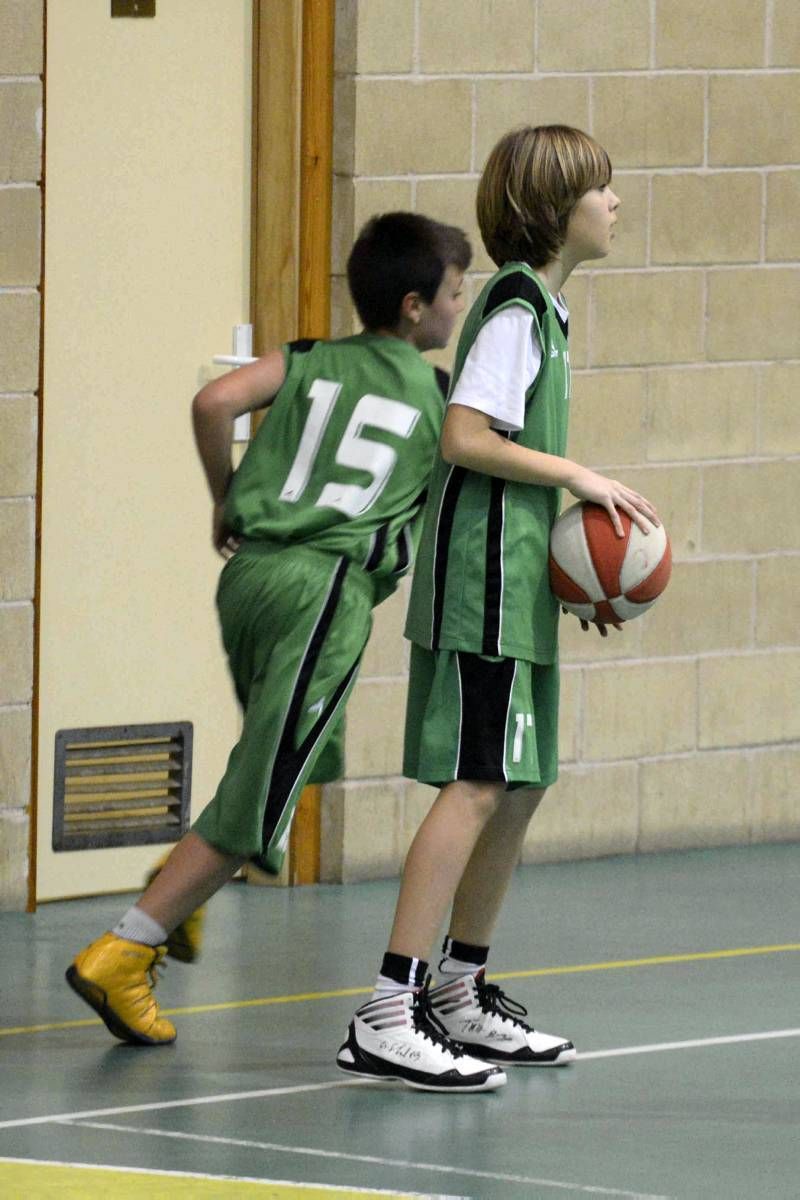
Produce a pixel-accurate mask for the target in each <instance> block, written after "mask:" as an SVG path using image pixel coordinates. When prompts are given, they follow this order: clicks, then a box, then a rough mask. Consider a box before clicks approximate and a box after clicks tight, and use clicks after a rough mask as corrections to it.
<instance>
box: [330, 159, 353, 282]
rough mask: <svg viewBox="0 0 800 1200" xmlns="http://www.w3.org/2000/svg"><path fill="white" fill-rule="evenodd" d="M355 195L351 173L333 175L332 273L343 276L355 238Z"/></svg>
mask: <svg viewBox="0 0 800 1200" xmlns="http://www.w3.org/2000/svg"><path fill="white" fill-rule="evenodd" d="M354 207H355V196H354V189H353V180H352V179H351V177H350V176H349V175H334V177H333V215H332V220H331V274H333V275H340V276H343V275H344V274H345V271H346V269H347V259H348V256H349V254H350V250H351V249H352V246H353V241H354V240H355V229H354V226H355V220H354V215H353V212H354Z"/></svg>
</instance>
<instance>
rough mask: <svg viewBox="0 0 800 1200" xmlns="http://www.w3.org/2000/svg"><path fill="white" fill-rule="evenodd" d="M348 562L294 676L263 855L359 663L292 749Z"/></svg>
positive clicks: (264, 828)
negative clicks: (318, 739)
mask: <svg viewBox="0 0 800 1200" xmlns="http://www.w3.org/2000/svg"><path fill="white" fill-rule="evenodd" d="M348 565H349V563H348V560H347V559H346V558H343V559H342V561H341V562H340V563H339V566H338V568H337V570H336V574H335V576H334V579H333V584H332V586H331V590H330V592H329V593H328V598H327V600H326V602H325V606H324V608H323V610H322V613H321V614H320V617H319V620H318V621H317V624H316V627H315V629H314V632H313V634H312V635H311V639H310V641H309V643H308V646H307V647H306V652H305V654H304V656H303V661H302V663H301V664H300V670H299V672H298V675H297V682H296V684H295V687H294V691H293V693H292V698H291V700H290V702H289V711H288V713H287V715H286V723H285V724H284V727H283V732H282V734H281V740H280V742H279V744H278V749H277V751H276V753H275V760H274V762H273V766H272V777H271V780H270V788H269V792H268V794H267V803H266V807H265V809H264V820H263V823H262V829H261V845H262V849H263V852H264V853H265V854H266V851H267V848H268V846H269V844H270V841H271V840H272V837H273V835H274V833H275V830H276V829H277V827H278V824H279V822H280V820H281V817H282V816H283V814H284V811H285V809H286V805H287V804H288V802H289V798H290V796H291V794H292V791H293V790H294V787H295V784H296V783H297V780H298V779H299V777H300V774H301V772H302V770H303V768H304V767H305V765H306V762H307V760H308V756H309V755H310V753H311V751H312V750H313V748H314V744H315V742H316V741H317V738H318V737H319V735H320V733H321V732H322V729H323V728H324V726H325V725H326V724H327V722H328V721H329V720H330V717H331V714H332V712H333V710H334V709H335V708H336V706H337V705H338V703H339V701H340V700H341V698H342V696H343V695H344V693H345V692H346V690H347V688H348V687H349V685H350V681H351V680H352V678H353V675H354V674H355V672H356V671H357V670H358V664H359V662H360V661H361V656H360V655H359V657H358V658H357V659H356V661H355V662H354V663H353V664H352V666H351V667H350V668H349V670H348V671H347V674H346V675H345V677H344V679H343V680H342V681H341V683H340V684H339V685H338V687H337V688H336V689H335V691H334V693H333V695H332V696H331V697H330V699H329V700H328V701H327V703H326V704H325V706H324V707H323V709H322V712H321V713H320V715H319V717H318V718H317V720H316V721H315V722H314V726H313V728H312V729H311V730H310V732H309V733H308V735H307V736H306V738H305V739H304V741H303V743H302V745H300V746H299V747H298V748H297V749H295V745H294V742H295V731H296V729H297V724H298V721H299V718H300V714H301V710H302V707H303V701H304V699H305V694H306V690H307V688H308V685H309V683H310V681H311V677H312V675H313V673H314V668H315V666H316V664H317V660H318V659H319V656H320V652H321V650H322V647H323V645H324V644H325V638H326V637H327V635H328V630H329V629H330V627H331V623H332V621H333V617H334V614H335V612H336V607H337V605H338V603H339V597H340V596H341V592H342V585H343V583H344V578H345V575H346V574H347V569H348Z"/></svg>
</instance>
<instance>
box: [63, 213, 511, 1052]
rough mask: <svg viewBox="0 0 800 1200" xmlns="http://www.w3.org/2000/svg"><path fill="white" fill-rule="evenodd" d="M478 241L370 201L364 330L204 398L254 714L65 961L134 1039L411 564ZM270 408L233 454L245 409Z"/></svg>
mask: <svg viewBox="0 0 800 1200" xmlns="http://www.w3.org/2000/svg"><path fill="white" fill-rule="evenodd" d="M470 259H471V250H470V247H469V243H468V242H467V239H466V237H465V236H464V234H463V232H462V231H461V230H460V229H454V228H452V227H450V226H446V225H441V224H439V223H438V222H435V221H431V220H429V219H428V218H426V217H423V216H420V215H418V214H413V213H389V214H386V215H384V216H382V217H378V218H375V219H373V220H372V221H370V222H369V223H368V224H367V225H366V226H365V228H364V229H363V230H362V232H361V234H360V236H359V238H358V240H357V241H356V243H355V245H354V247H353V250H352V252H351V254H350V258H349V260H348V281H349V284H350V290H351V293H352V296H353V300H354V302H355V305H356V308H357V310H358V313H359V316H360V317H361V319H362V321H363V323H364V332H363V333H361V334H359V335H357V336H355V337H349V338H343V339H340V340H339V341H310V340H306V341H301V342H293V343H290V344H289V345H287V346H284V347H283V349H282V350H276V351H273V352H272V353H271V354H267V355H266V356H265V357H263V358H260V359H258V360H257V361H256V362H254V363H253V364H251V365H249V366H245V367H242V368H241V369H240V370H238V371H234V372H231V373H230V374H228V375H226V376H224V377H223V378H221V379H218V380H216V381H215V382H213V383H210V384H208V385H207V386H206V387H205V388H203V390H202V391H201V392H199V393H198V395H197V396H196V397H195V399H194V404H193V410H192V412H193V420H194V429H195V436H196V441H197V447H198V451H199V454H200V458H201V460H202V464H203V467H204V470H205V474H206V478H207V480H208V484H209V488H210V491H211V495H212V499H213V505H214V507H213V541H214V545H215V546H216V548H217V549H218V550H219V551H220V552H221V553H222V554H223V555H225V556H230V557H229V561H228V562H227V563H226V565H225V567H224V569H223V571H222V575H221V578H220V584H219V588H218V592H217V604H218V609H219V615H220V622H221V626H222V636H223V641H224V644H225V649H226V652H227V654H228V659H229V663H230V667H231V671H232V674H233V677H234V682H235V685H236V690H237V694H238V696H239V699H240V701H241V703H242V706H243V708H244V726H243V731H242V736H241V739H240V741H239V742H238V744H237V745H236V746H235V747H234V749H233V751H232V753H231V756H230V759H229V762H228V767H227V770H226V772H225V775H224V777H223V779H222V781H221V783H220V785H219V788H218V790H217V793H216V795H215V797H214V798H213V800H212V801H211V803H210V804H209V805H208V807H207V808H206V809H205V810H204V811H203V813H202V814H201V816H200V818H199V820H198V821H197V822H196V823H195V826H194V828H193V829H192V830H190V832H189V833H188V834H187V835H186V836H185V837H184V838H183V839H182V840H181V841H180V842H179V843H178V845H177V846H176V847H175V848H174V849H173V851H172V853H171V854H170V856H169V858H168V859H167V860H166V862H165V863H164V864H163V866H162V867H161V869H160V870H159V871H158V873H157V874H156V875H155V876H154V878H153V879H152V881H151V882H150V884H149V886H148V888H147V890H146V891H145V892H144V894H143V895H142V897H141V898H140V900H139V901H138V903H137V904H136V905H135V906H134V907H133V908H131V909H129V910H128V912H127V913H125V915H124V916H123V917H122V919H121V921H120V922H119V924H118V925H117V926H116V927H115V929H114V930H113V931H112V932H109V933H106V934H105V935H104V936H103V937H101V938H99V939H98V940H97V941H95V942H93V943H92V944H91V945H90V946H88V947H87V948H86V949H85V950H83V951H82V952H81V953H80V954H79V955H78V956H77V958H76V959H75V961H74V963H73V964H72V966H71V967H70V968H69V970H68V972H67V980H68V982H69V984H70V986H71V987H72V988H73V989H74V990H75V991H76V992H77V993H78V995H80V996H81V997H82V998H83V999H84V1000H86V1002H87V1003H88V1004H90V1005H91V1006H92V1008H94V1009H95V1010H96V1011H97V1012H98V1013H99V1014H100V1016H101V1017H102V1018H103V1020H104V1021H105V1023H106V1025H107V1026H108V1028H109V1029H110V1031H111V1032H112V1033H113V1034H114V1035H115V1036H116V1037H119V1038H121V1039H122V1040H124V1041H128V1042H132V1043H135V1044H140V1045H160V1044H164V1043H167V1042H171V1041H173V1040H174V1039H175V1029H174V1027H173V1025H172V1024H171V1022H170V1021H168V1020H166V1019H165V1018H164V1017H161V1016H160V1015H159V1012H158V1006H157V1004H156V1001H155V999H154V997H153V993H152V983H153V982H154V975H155V967H156V965H157V964H158V963H159V962H160V961H161V959H162V958H163V956H164V954H165V953H167V952H168V953H170V954H172V955H173V956H174V957H178V958H183V959H191V958H193V957H195V956H196V953H197V950H198V946H199V937H200V932H199V918H198V911H197V910H198V909H199V906H201V905H203V904H204V903H205V901H206V900H208V899H209V897H210V896H212V895H213V894H214V892H216V891H217V890H218V889H219V888H220V887H221V885H222V884H223V883H225V882H226V881H227V880H228V879H230V877H231V876H232V875H233V874H234V872H235V871H236V870H237V869H238V868H239V867H240V866H241V865H242V863H243V862H245V861H247V860H252V861H255V862H257V863H258V864H259V865H260V866H262V867H264V868H265V869H266V870H267V871H270V872H272V873H277V872H278V871H279V869H280V865H281V862H282V859H283V856H284V852H285V849H286V845H287V842H288V837H289V829H290V824H291V819H292V814H293V811H294V807H295V804H296V801H297V798H298V796H299V794H300V791H301V789H302V787H303V785H304V784H305V782H306V781H307V780H308V778H309V776H310V774H311V772H312V770H313V768H314V766H315V763H316V762H317V761H318V759H319V756H320V754H321V752H322V750H323V749H324V748H325V746H326V744H328V745H329V744H330V739H331V737H332V734H333V733H334V731H335V730H336V728H337V725H338V724H339V721H340V718H341V715H342V711H343V708H344V705H345V702H346V700H347V697H348V695H349V693H350V691H351V689H352V686H353V683H354V682H355V678H356V674H357V672H358V667H359V662H360V659H361V655H362V653H363V650H364V647H365V645H366V642H367V638H368V636H369V632H370V627H371V613H372V608H373V607H374V606H375V605H376V604H378V603H379V602H380V601H381V600H383V599H385V598H386V597H387V596H388V595H390V593H391V592H392V591H394V589H395V587H396V586H397V583H398V581H399V579H400V578H401V576H402V575H403V574H404V573H405V572H406V571H407V570H408V568H409V566H410V563H411V559H412V556H413V550H414V546H413V541H414V539H413V531H414V526H415V524H416V517H417V515H418V514H419V513H420V512H421V508H422V503H423V499H424V493H425V489H426V487H427V483H428V477H429V475H430V470H431V465H432V461H433V456H434V453H435V450H436V445H437V442H438V437H439V431H440V427H441V419H442V412H443V397H442V394H441V390H440V386H439V383H438V381H437V375H436V373H435V372H434V370H433V368H432V367H431V366H430V365H429V364H428V363H426V362H425V360H424V359H423V358H422V357H421V354H420V352H421V351H424V350H430V349H433V348H435V347H438V348H441V347H444V346H445V345H446V344H447V341H448V339H449V337H450V334H451V333H452V329H453V325H454V323H455V320H456V318H457V316H458V315H459V313H460V312H461V311H462V310H463V301H462V300H461V281H462V277H463V274H464V271H465V270H466V268H467V267H468V266H469V262H470ZM263 408H269V412H268V414H267V416H266V418H265V420H264V421H263V422H262V424H261V426H260V427H259V430H258V432H257V434H256V436H255V438H254V439H253V441H252V442H251V444H250V446H249V447H248V449H247V453H246V454H245V456H244V458H243V460H242V462H241V464H240V466H239V468H238V470H237V471H236V472H235V473H234V472H233V471H232V467H231V449H232V437H233V424H234V421H235V419H236V417H237V416H240V415H241V414H243V413H246V412H252V411H255V410H257V409H263ZM481 1070H482V1071H483V1073H484V1074H486V1072H487V1070H488V1068H487V1067H486V1066H485V1064H481Z"/></svg>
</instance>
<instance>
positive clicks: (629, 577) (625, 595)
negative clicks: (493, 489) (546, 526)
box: [550, 500, 672, 625]
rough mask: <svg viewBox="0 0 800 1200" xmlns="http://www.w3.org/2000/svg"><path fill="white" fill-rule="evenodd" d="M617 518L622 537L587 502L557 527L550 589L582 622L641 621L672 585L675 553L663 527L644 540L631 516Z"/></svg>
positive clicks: (654, 528)
mask: <svg viewBox="0 0 800 1200" xmlns="http://www.w3.org/2000/svg"><path fill="white" fill-rule="evenodd" d="M619 516H620V520H621V521H622V527H623V529H624V531H625V536H624V537H619V536H618V535H617V534H616V533H615V531H614V526H613V525H612V524H611V517H610V516H609V515H608V513H607V512H606V510H605V509H604V508H602V507H601V506H600V505H599V504H591V503H589V502H588V501H585V500H584V501H582V502H581V503H580V504H574V505H573V506H572V508H568V509H567V511H566V512H564V513H562V514H561V516H560V517H559V518H558V519H557V521H556V522H555V524H554V525H553V529H552V532H551V535H550V587H551V589H552V591H553V594H554V595H555V596H556V598H557V599H558V601H559V602H560V603H561V604H562V605H563V606H564V608H566V609H567V611H568V612H571V613H574V614H575V616H576V617H581V618H582V619H583V620H584V621H600V622H601V623H602V624H604V625H610V624H611V623H612V622H614V621H617V622H619V621H630V620H632V619H633V618H634V617H640V616H641V615H642V613H645V612H647V610H648V608H650V606H651V605H652V604H654V603H655V601H656V600H657V599H658V597H659V596H660V595H661V593H662V592H663V591H664V588H665V587H666V586H667V584H668V582H669V577H670V573H671V571H672V552H671V550H670V544H669V538H668V537H667V534H666V530H665V529H664V526H663V525H658V526H656V525H652V524H651V525H650V532H649V533H648V534H645V533H642V531H641V529H639V527H638V525H635V524H634V523H633V521H632V520H631V518H630V517H629V516H628V515H627V513H624V512H621V511H620V513H619ZM648 524H649V522H648Z"/></svg>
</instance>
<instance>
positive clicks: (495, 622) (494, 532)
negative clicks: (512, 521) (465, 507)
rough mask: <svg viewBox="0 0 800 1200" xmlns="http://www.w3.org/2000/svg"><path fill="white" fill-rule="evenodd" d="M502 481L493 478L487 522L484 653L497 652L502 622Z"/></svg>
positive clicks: (504, 488) (503, 516)
mask: <svg viewBox="0 0 800 1200" xmlns="http://www.w3.org/2000/svg"><path fill="white" fill-rule="evenodd" d="M505 490H506V481H505V479H499V478H498V477H497V476H493V477H492V481H491V492H490V495H489V513H488V516H487V521H486V566H485V575H484V600H483V653H484V654H499V653H500V626H501V624H502V620H503V524H504V518H505Z"/></svg>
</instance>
